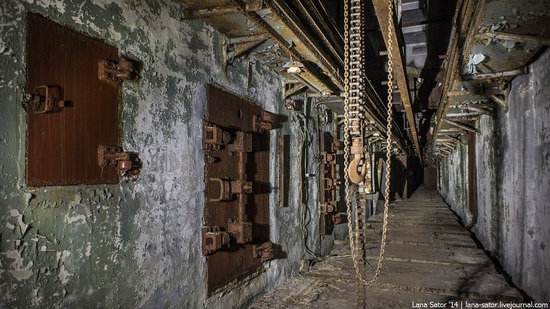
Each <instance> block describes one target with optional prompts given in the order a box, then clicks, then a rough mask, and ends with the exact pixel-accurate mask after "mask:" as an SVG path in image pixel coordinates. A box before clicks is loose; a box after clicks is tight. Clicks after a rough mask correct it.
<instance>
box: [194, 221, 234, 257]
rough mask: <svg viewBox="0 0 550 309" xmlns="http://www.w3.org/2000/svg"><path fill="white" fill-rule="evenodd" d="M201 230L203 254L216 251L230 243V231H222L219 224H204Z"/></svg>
mask: <svg viewBox="0 0 550 309" xmlns="http://www.w3.org/2000/svg"><path fill="white" fill-rule="evenodd" d="M201 232H202V255H210V254H212V253H215V252H216V251H219V250H221V249H222V248H223V247H224V246H227V245H228V244H229V241H230V236H229V233H227V232H224V231H222V230H221V229H220V227H219V226H203V227H202V229H201Z"/></svg>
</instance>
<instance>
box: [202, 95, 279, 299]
mask: <svg viewBox="0 0 550 309" xmlns="http://www.w3.org/2000/svg"><path fill="white" fill-rule="evenodd" d="M207 93H208V113H207V116H206V121H205V124H204V137H203V138H204V149H205V162H206V169H205V179H206V207H205V226H204V227H203V231H202V239H203V254H205V255H208V257H207V259H208V281H207V285H208V293H209V294H212V293H213V292H214V291H215V290H216V289H218V288H220V287H222V286H224V285H225V284H227V283H229V282H231V281H233V280H235V279H242V278H243V277H245V276H247V275H250V274H252V273H254V272H255V271H259V270H261V269H262V263H263V262H264V261H266V260H268V259H270V258H272V257H273V247H272V244H271V243H270V242H269V193H270V191H271V186H270V183H269V150H270V146H269V134H267V133H268V130H269V129H271V128H272V124H273V122H274V117H273V115H271V114H269V113H266V112H265V111H263V110H262V109H261V108H260V107H258V106H256V105H254V104H252V103H251V102H249V101H247V100H244V99H243V98H240V97H238V96H235V95H233V94H230V93H228V92H225V91H224V90H222V89H219V88H217V87H215V86H212V85H208V86H207Z"/></svg>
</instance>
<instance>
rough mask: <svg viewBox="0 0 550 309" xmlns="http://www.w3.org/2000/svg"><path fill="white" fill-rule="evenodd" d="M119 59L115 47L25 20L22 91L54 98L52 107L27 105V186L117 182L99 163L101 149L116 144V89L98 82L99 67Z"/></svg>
mask: <svg viewBox="0 0 550 309" xmlns="http://www.w3.org/2000/svg"><path fill="white" fill-rule="evenodd" d="M117 58H118V51H117V49H116V48H113V47H111V46H109V45H106V44H104V43H101V42H99V41H97V40H94V39H92V38H89V37H87V36H84V35H82V34H79V33H77V32H76V31H74V30H71V29H69V28H66V27H63V26H61V25H58V24H56V23H54V22H52V21H49V20H47V19H45V18H43V17H41V16H39V15H36V14H29V15H28V39H27V89H26V90H27V92H28V93H29V94H39V95H40V96H43V97H49V96H52V97H51V99H52V106H53V108H51V111H50V112H44V111H45V108H44V104H42V106H39V105H40V103H39V102H35V104H34V105H33V104H32V103H33V102H30V103H29V105H28V106H27V164H26V166H27V169H26V172H27V174H26V176H27V184H28V185H29V186H47V185H74V184H96V183H116V182H117V181H118V176H117V174H116V170H114V169H104V170H103V169H102V168H100V167H99V166H98V162H97V160H98V159H97V157H98V155H97V151H98V145H99V144H116V145H118V141H119V140H118V136H119V131H118V127H119V126H118V102H119V89H118V88H119V87H118V85H114V86H113V85H108V84H105V83H102V82H100V81H99V79H98V65H97V63H98V60H99V59H117ZM46 91H48V93H49V94H48V95H46ZM35 97H36V96H35ZM60 102H61V103H60ZM42 103H43V102H42Z"/></svg>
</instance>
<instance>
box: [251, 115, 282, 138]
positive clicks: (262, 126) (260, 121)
mask: <svg viewBox="0 0 550 309" xmlns="http://www.w3.org/2000/svg"><path fill="white" fill-rule="evenodd" d="M252 121H253V122H252V128H253V130H254V132H260V133H266V132H267V131H269V130H272V129H273V126H274V125H275V123H276V121H277V117H276V116H275V115H274V114H272V113H270V112H266V111H263V110H262V111H261V113H260V115H254V116H253V118H252Z"/></svg>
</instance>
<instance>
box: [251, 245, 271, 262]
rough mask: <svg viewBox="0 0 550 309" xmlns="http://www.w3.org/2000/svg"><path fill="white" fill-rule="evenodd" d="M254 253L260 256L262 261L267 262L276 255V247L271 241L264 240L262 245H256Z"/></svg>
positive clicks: (256, 256)
mask: <svg viewBox="0 0 550 309" xmlns="http://www.w3.org/2000/svg"><path fill="white" fill-rule="evenodd" d="M252 255H253V256H254V257H255V258H259V259H260V260H261V261H262V262H266V261H268V260H271V259H272V258H274V257H275V249H274V248H273V243H272V242H271V241H268V242H264V243H263V244H261V245H259V246H258V245H255V246H254V247H253V249H252Z"/></svg>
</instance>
